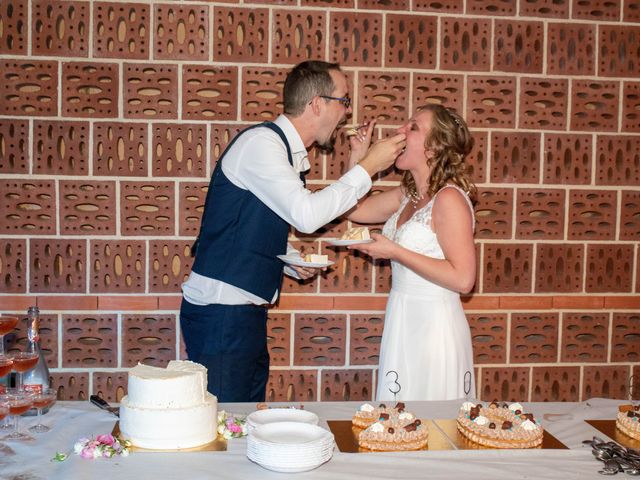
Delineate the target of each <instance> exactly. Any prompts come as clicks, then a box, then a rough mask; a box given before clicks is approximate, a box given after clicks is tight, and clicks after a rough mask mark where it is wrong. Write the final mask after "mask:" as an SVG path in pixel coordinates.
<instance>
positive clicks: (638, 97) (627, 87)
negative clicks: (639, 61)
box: [621, 82, 640, 133]
mask: <svg viewBox="0 0 640 480" xmlns="http://www.w3.org/2000/svg"><path fill="white" fill-rule="evenodd" d="M622 97H623V103H622V126H621V129H622V131H623V132H636V133H638V132H640V82H623V94H622Z"/></svg>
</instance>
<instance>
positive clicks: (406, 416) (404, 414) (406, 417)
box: [398, 412, 415, 420]
mask: <svg viewBox="0 0 640 480" xmlns="http://www.w3.org/2000/svg"><path fill="white" fill-rule="evenodd" d="M398 418H399V419H400V420H413V419H414V418H415V417H414V416H413V415H412V414H411V413H409V412H402V413H401V414H400V415H398Z"/></svg>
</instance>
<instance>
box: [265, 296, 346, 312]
mask: <svg viewBox="0 0 640 480" xmlns="http://www.w3.org/2000/svg"><path fill="white" fill-rule="evenodd" d="M333 299H334V297H333V295H308V296H307V295H283V296H281V297H280V300H279V301H278V305H277V307H276V308H277V310H330V309H332V308H333Z"/></svg>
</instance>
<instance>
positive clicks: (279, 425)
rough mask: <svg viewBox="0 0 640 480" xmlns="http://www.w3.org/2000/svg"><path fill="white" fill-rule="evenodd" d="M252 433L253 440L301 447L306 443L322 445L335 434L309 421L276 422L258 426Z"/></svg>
mask: <svg viewBox="0 0 640 480" xmlns="http://www.w3.org/2000/svg"><path fill="white" fill-rule="evenodd" d="M250 435H251V436H252V437H253V440H255V441H258V442H264V443H268V444H280V445H282V446H285V445H289V446H293V447H294V448H295V447H300V446H302V445H304V444H305V443H313V444H314V445H322V444H323V443H324V441H326V440H327V439H328V438H333V434H331V432H328V431H327V430H325V429H324V428H320V427H318V426H317V425H311V424H309V423H298V422H275V423H267V424H264V425H259V426H257V427H256V428H255V429H254V430H253V431H252V432H251V433H250Z"/></svg>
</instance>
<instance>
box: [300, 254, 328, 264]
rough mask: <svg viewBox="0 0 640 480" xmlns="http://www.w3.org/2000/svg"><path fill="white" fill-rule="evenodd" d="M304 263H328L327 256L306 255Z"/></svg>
mask: <svg viewBox="0 0 640 480" xmlns="http://www.w3.org/2000/svg"><path fill="white" fill-rule="evenodd" d="M304 261H305V262H307V263H329V256H328V255H317V254H315V253H308V254H306V255H305V256H304Z"/></svg>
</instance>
